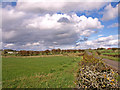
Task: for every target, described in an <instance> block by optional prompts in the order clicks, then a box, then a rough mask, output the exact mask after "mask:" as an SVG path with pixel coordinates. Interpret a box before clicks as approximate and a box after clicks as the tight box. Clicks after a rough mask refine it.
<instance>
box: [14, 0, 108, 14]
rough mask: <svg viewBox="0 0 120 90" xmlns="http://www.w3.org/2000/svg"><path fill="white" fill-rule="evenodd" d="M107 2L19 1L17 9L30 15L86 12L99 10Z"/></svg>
mask: <svg viewBox="0 0 120 90" xmlns="http://www.w3.org/2000/svg"><path fill="white" fill-rule="evenodd" d="M105 5H106V2H47V1H45V2H21V0H18V2H17V6H16V9H17V10H20V11H25V12H30V13H40V14H41V13H48V12H49V13H53V12H58V11H61V12H70V11H73V10H74V11H84V10H88V11H91V10H99V9H100V8H102V7H103V6H105Z"/></svg>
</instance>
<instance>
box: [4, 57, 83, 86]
mask: <svg viewBox="0 0 120 90" xmlns="http://www.w3.org/2000/svg"><path fill="white" fill-rule="evenodd" d="M80 60H81V57H68V56H52V57H32V58H29V57H28V58H23V57H8V58H5V57H4V58H3V61H2V62H3V64H2V68H3V70H2V76H3V77H2V78H3V88H35V87H36V88H49V87H52V88H59V87H62V88H68V87H75V85H74V80H75V72H76V70H77V69H78V68H79V67H78V62H79V61H80Z"/></svg>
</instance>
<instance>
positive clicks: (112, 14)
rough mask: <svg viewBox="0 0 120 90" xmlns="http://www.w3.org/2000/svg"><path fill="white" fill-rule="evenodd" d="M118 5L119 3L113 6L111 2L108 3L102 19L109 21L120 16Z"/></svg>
mask: <svg viewBox="0 0 120 90" xmlns="http://www.w3.org/2000/svg"><path fill="white" fill-rule="evenodd" d="M118 7H119V5H116V7H112V6H111V4H109V5H107V6H106V7H105V9H104V12H103V13H102V14H103V17H102V20H103V21H108V20H112V19H114V18H116V17H117V16H118Z"/></svg>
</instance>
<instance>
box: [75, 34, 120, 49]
mask: <svg viewBox="0 0 120 90" xmlns="http://www.w3.org/2000/svg"><path fill="white" fill-rule="evenodd" d="M101 47H102V48H110V47H118V35H110V36H106V37H99V38H98V39H96V40H89V41H85V42H83V43H81V44H80V45H79V46H77V47H76V48H84V49H86V48H94V49H95V48H101Z"/></svg>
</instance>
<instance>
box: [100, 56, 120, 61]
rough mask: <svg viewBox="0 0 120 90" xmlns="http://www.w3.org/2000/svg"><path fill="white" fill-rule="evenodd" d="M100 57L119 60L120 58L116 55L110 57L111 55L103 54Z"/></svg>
mask: <svg viewBox="0 0 120 90" xmlns="http://www.w3.org/2000/svg"><path fill="white" fill-rule="evenodd" d="M100 57H102V58H106V59H111V60H114V61H119V62H120V58H118V57H111V56H105V55H101V56H100Z"/></svg>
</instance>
